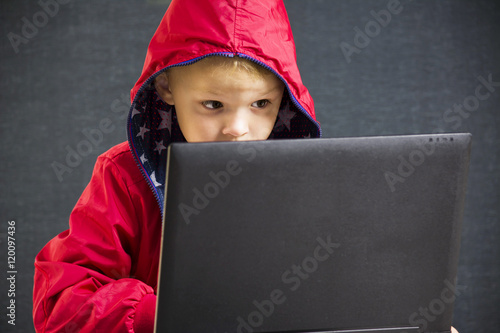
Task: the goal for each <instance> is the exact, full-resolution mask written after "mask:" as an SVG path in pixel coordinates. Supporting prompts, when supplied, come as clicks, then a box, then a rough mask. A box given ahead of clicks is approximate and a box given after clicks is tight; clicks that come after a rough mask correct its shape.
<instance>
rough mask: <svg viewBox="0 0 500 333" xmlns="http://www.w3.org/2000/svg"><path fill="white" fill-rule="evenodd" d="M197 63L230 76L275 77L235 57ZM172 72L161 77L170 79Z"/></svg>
mask: <svg viewBox="0 0 500 333" xmlns="http://www.w3.org/2000/svg"><path fill="white" fill-rule="evenodd" d="M196 63H203V65H206V66H208V67H209V68H213V69H214V71H215V70H217V69H220V68H222V69H225V70H228V72H229V74H232V73H235V72H241V71H245V72H246V73H247V74H249V75H250V76H252V77H254V78H258V79H263V78H266V77H267V76H269V75H274V74H273V72H271V71H270V70H268V69H267V68H265V67H263V66H261V65H259V64H257V63H256V62H254V61H252V60H249V59H247V58H242V57H239V56H234V57H225V56H219V55H215V56H208V57H206V58H203V59H201V60H199V61H197V62H196ZM188 66H189V65H188ZM174 68H177V67H174ZM170 70H171V68H169V69H167V70H165V71H164V72H162V73H161V74H160V75H166V76H167V77H168V76H169V72H170ZM160 75H159V76H160Z"/></svg>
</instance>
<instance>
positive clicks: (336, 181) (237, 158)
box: [156, 134, 470, 333]
mask: <svg viewBox="0 0 500 333" xmlns="http://www.w3.org/2000/svg"><path fill="white" fill-rule="evenodd" d="M469 154H470V135H468V134H443V135H417V136H398V137H368V138H345V139H315V140H279V141H278V140H276V141H261V142H246V143H199V144H172V145H171V146H170V147H169V160H168V163H167V164H168V167H167V177H168V188H167V192H166V203H165V213H164V231H163V246H162V256H161V272H160V277H159V289H158V305H157V314H156V318H157V322H156V331H157V332H177V333H178V332H205V333H206V332H245V333H246V332H292V331H293V332H313V331H316V332H323V331H325V332H326V331H328V332H408V333H410V332H447V331H449V328H450V325H451V318H452V313H453V301H454V299H455V297H456V296H457V295H458V294H459V293H460V290H457V288H456V287H455V277H456V270H457V262H458V252H459V242H460V223H461V218H462V210H463V201H464V196H465V184H466V177H467V168H468V160H469ZM374 329H378V331H373V330H374ZM383 329H384V330H383Z"/></svg>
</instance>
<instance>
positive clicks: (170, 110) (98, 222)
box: [33, 0, 321, 332]
mask: <svg viewBox="0 0 500 333" xmlns="http://www.w3.org/2000/svg"><path fill="white" fill-rule="evenodd" d="M131 97H132V106H131V111H130V115H129V121H128V128H127V133H128V143H122V144H120V145H117V146H116V147H113V148H112V149H110V150H109V151H108V152H106V153H105V154H103V155H102V156H100V157H99V159H98V160H97V163H96V166H95V169H94V173H93V176H92V179H91V180H90V183H89V185H88V186H87V188H86V189H85V191H84V193H83V194H82V196H81V198H80V199H79V201H78V203H77V204H76V206H75V208H74V210H73V212H72V214H71V217H70V229H69V230H67V231H65V232H63V233H61V234H60V235H58V236H57V237H56V238H54V239H53V240H52V241H50V242H49V243H48V244H47V245H46V246H45V247H44V248H43V249H42V250H41V251H40V253H39V254H38V256H37V257H36V260H35V281H34V296H33V298H34V309H33V317H34V323H35V328H36V330H37V331H39V332H94V331H102V332H152V330H153V324H154V313H155V306H156V288H157V285H156V284H157V276H158V264H159V250H160V241H161V239H160V235H161V223H162V222H161V220H162V210H163V192H164V189H165V184H164V181H165V162H166V148H167V147H168V145H169V144H170V143H171V142H178V141H188V142H197V141H243V140H266V139H268V138H315V137H319V136H320V135H321V131H320V127H319V124H318V123H317V122H316V120H315V114H314V105H313V101H312V99H311V96H310V95H309V93H308V91H307V89H306V88H305V87H304V86H303V85H302V81H301V78H300V74H299V71H298V68H297V65H296V59H295V45H294V42H293V36H292V32H291V29H290V25H289V22H288V17H287V14H286V11H285V8H284V6H283V3H282V2H281V0H280V1H278V0H275V1H236V0H229V1H207V0H203V1H202V0H178V1H176V0H174V1H172V3H171V5H170V6H169V9H168V11H167V13H166V14H165V16H164V18H163V20H162V22H161V23H160V26H159V27H158V29H157V31H156V33H155V35H154V37H153V39H152V41H151V43H150V45H149V48H148V54H147V56H146V62H145V65H144V69H143V73H142V75H141V77H140V78H139V80H138V82H137V83H136V85H135V87H134V88H133V89H132V92H131Z"/></svg>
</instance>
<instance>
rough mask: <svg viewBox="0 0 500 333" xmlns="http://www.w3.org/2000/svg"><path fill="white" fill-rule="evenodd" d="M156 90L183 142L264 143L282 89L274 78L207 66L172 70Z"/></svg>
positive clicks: (280, 84) (271, 126) (278, 103)
mask: <svg viewBox="0 0 500 333" xmlns="http://www.w3.org/2000/svg"><path fill="white" fill-rule="evenodd" d="M156 90H157V91H158V93H159V95H160V96H161V98H162V99H163V101H165V102H166V103H168V104H170V105H175V110H176V113H177V121H178V123H179V126H180V128H181V131H182V133H183V135H184V137H185V138H186V140H187V141H188V142H202V141H248V140H266V139H267V138H268V137H269V135H270V134H271V131H272V129H273V127H274V123H275V121H276V117H277V115H278V111H279V107H280V103H281V98H282V97H283V90H284V84H283V83H282V82H281V81H280V80H279V79H278V78H277V77H276V76H275V75H273V74H269V75H255V74H250V73H248V72H247V71H246V70H245V69H238V68H236V69H232V68H227V67H224V66H213V65H207V64H205V63H204V61H199V62H196V63H194V64H192V65H189V66H183V67H173V68H171V69H170V70H169V73H168V76H167V75H166V74H162V75H160V76H159V77H158V78H157V79H156Z"/></svg>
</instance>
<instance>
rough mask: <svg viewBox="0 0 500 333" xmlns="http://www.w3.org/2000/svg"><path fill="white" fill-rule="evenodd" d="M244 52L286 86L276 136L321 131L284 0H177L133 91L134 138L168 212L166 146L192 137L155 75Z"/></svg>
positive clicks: (133, 143)
mask: <svg viewBox="0 0 500 333" xmlns="http://www.w3.org/2000/svg"><path fill="white" fill-rule="evenodd" d="M213 55H223V56H227V57H234V56H239V57H244V58H247V59H250V60H252V61H254V62H256V63H258V64H260V65H261V66H264V67H265V68H267V69H269V70H270V71H272V72H273V73H274V74H275V75H276V76H277V77H278V78H279V79H281V80H282V81H283V82H284V83H285V86H286V90H287V91H288V93H286V92H285V94H284V95H283V100H282V103H281V106H280V111H279V113H278V118H277V120H276V123H275V125H274V129H273V131H272V133H271V135H270V139H278V138H316V137H320V136H321V130H320V126H319V123H318V122H317V121H316V116H315V112H314V103H313V100H312V98H311V96H310V94H309V92H308V90H307V89H306V87H305V86H304V85H303V84H302V79H301V77H300V73H299V70H298V67H297V61H296V54H295V43H294V40H293V35H292V30H291V27H290V23H289V21H288V15H287V13H286V10H285V6H284V4H283V1H282V0H279V1H278V0H266V1H262V0H260V1H259V0H226V1H221V0H219V1H216V0H173V1H172V2H171V4H170V6H169V7H168V10H167V12H166V13H165V15H164V17H163V19H162V21H161V22H160V25H159V27H158V29H157V30H156V32H155V34H154V36H153V38H152V40H151V42H150V44H149V47H148V52H147V55H146V60H145V63H144V67H143V71H142V75H141V77H140V78H139V80H138V81H137V83H136V84H135V86H134V88H133V89H132V91H131V100H132V105H131V108H130V113H129V118H128V130H127V134H128V141H129V145H130V149H131V151H132V154H133V156H134V158H135V160H136V162H137V164H138V166H139V168H140V169H141V172H142V173H143V174H144V176H145V178H146V179H147V180H148V181H149V183H150V187H151V188H152V190H153V191H154V193H155V195H156V198H157V200H158V204H159V206H160V209H162V210H163V193H164V190H165V187H164V185H165V184H164V182H165V168H166V156H167V147H168V145H169V144H170V143H171V142H182V141H185V139H184V137H183V135H182V132H181V131H180V129H179V126H178V124H177V120H176V114H175V108H174V107H173V106H170V105H168V104H166V103H164V102H163V101H162V100H161V99H160V97H159V96H158V95H157V93H156V90H155V88H154V85H153V82H154V79H155V77H156V76H158V75H159V74H160V73H161V72H163V71H164V70H166V69H167V68H168V67H172V66H182V65H189V64H191V63H194V62H196V61H198V60H200V59H203V58H204V57H208V56H213Z"/></svg>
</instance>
